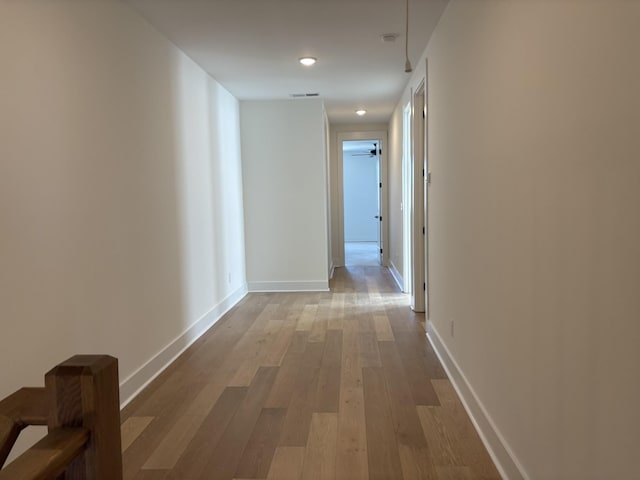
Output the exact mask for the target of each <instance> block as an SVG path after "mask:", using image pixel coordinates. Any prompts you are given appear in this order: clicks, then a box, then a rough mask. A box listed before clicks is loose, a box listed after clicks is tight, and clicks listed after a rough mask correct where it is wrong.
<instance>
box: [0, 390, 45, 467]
mask: <svg viewBox="0 0 640 480" xmlns="http://www.w3.org/2000/svg"><path fill="white" fill-rule="evenodd" d="M46 424H47V396H46V392H45V389H44V388H21V389H20V390H18V391H17V392H15V393H13V394H12V395H9V396H8V397H7V398H5V399H4V400H2V401H0V468H2V465H4V462H5V461H6V460H7V457H8V456H9V452H10V451H11V448H12V447H13V444H14V443H15V441H16V440H17V439H18V435H19V434H20V431H21V430H22V429H23V428H25V427H27V426H29V425H46Z"/></svg>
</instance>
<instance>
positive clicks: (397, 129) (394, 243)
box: [388, 96, 409, 291]
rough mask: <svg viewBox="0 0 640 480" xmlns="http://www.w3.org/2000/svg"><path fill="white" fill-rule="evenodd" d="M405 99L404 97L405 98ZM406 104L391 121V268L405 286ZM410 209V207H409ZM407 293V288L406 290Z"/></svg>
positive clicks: (399, 105)
mask: <svg viewBox="0 0 640 480" xmlns="http://www.w3.org/2000/svg"><path fill="white" fill-rule="evenodd" d="M403 98H404V96H403ZM404 105H406V102H403V101H400V102H399V103H398V105H396V108H395V109H394V111H393V114H392V115H391V120H390V121H389V148H388V150H389V167H388V170H389V182H388V183H389V266H390V267H391V269H392V271H393V272H394V275H396V276H397V277H398V278H397V280H398V281H399V282H400V283H401V284H403V287H404V286H405V285H404V275H405V274H404V271H403V270H404V267H403V263H404V262H403V260H404V259H403V255H404V254H403V251H404V249H403V241H404V240H403V238H404V237H403V231H402V208H403V205H402V147H403V145H402V140H403V135H402V132H403V125H402V122H403V118H402V114H403V113H402V112H403V109H404ZM407 207H409V206H407ZM405 291H407V288H405Z"/></svg>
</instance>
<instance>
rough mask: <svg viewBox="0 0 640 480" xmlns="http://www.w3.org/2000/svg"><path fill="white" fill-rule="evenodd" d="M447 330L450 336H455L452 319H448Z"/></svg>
mask: <svg viewBox="0 0 640 480" xmlns="http://www.w3.org/2000/svg"><path fill="white" fill-rule="evenodd" d="M449 331H450V333H451V337H455V330H454V321H453V320H449Z"/></svg>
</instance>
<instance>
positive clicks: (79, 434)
mask: <svg viewBox="0 0 640 480" xmlns="http://www.w3.org/2000/svg"><path fill="white" fill-rule="evenodd" d="M89 434H90V432H89V430H87V429H86V428H57V429H54V430H52V431H51V432H49V434H48V435H47V436H46V437H44V438H43V439H42V440H40V441H39V442H38V443H36V444H35V445H34V446H33V447H31V448H30V449H29V450H27V451H26V452H25V453H23V454H22V455H20V456H19V457H18V458H17V459H16V460H15V461H13V462H11V463H10V464H9V465H8V466H7V468H4V469H2V470H0V480H16V479H20V480H49V479H52V478H57V477H58V475H60V474H61V473H63V472H64V471H65V470H66V468H67V466H68V465H69V464H70V463H71V462H72V461H73V459H74V458H76V457H78V456H79V455H80V454H81V453H82V450H83V449H84V447H85V445H86V444H87V442H88V441H89Z"/></svg>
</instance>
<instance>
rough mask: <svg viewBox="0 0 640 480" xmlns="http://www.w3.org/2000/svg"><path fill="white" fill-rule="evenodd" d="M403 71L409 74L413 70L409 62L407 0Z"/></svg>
mask: <svg viewBox="0 0 640 480" xmlns="http://www.w3.org/2000/svg"><path fill="white" fill-rule="evenodd" d="M404 58H405V60H406V61H405V62H404V71H405V73H411V72H412V71H413V68H411V62H410V61H409V0H407V22H406V23H405V30H404Z"/></svg>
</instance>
